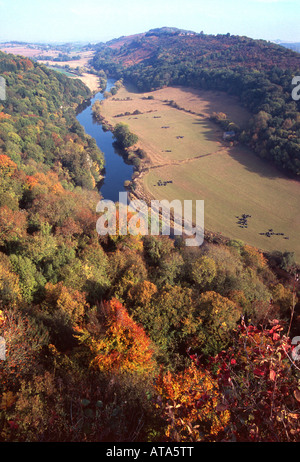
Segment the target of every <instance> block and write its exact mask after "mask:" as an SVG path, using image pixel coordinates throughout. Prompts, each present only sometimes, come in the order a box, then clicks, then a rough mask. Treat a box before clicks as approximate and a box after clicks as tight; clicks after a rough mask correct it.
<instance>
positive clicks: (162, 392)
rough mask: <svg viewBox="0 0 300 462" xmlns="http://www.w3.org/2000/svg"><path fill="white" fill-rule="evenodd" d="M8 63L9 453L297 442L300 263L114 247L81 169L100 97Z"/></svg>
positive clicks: (3, 163)
mask: <svg viewBox="0 0 300 462" xmlns="http://www.w3.org/2000/svg"><path fill="white" fill-rule="evenodd" d="M7 59H8V60H9V61H14V64H13V63H11V64H13V65H15V66H17V67H18V66H20V68H19V69H17V70H16V71H10V72H8V71H5V72H7V74H4V75H5V76H6V77H7V81H8V82H9V85H8V99H7V101H5V102H3V103H2V104H3V106H2V107H1V122H0V126H1V127H2V130H3V126H4V127H8V128H9V130H8V131H7V132H6V133H7V137H6V138H5V137H3V133H4V131H2V132H1V133H2V135H1V137H2V138H1V139H2V140H3V143H2V145H1V153H0V337H1V342H2V343H1V347H2V345H3V340H5V360H3V359H2V360H0V440H1V441H5V442H11V441H12V442H14V441H17V442H25V441H26V442H49V441H53V442H54V441H64V442H87V441H93V442H101V441H106V442H122V441H126V442H132V441H152V442H157V441H159V442H169V441H170V442H196V441H206V442H208V441H297V440H299V414H297V409H298V407H299V400H300V397H299V387H298V380H299V376H298V375H297V374H298V367H299V362H296V361H297V360H296V359H293V356H292V355H293V352H294V351H295V348H296V344H293V345H292V338H293V336H294V335H296V333H297V329H299V320H298V319H297V315H296V311H295V309H296V308H297V306H296V303H297V295H298V286H297V285H295V286H294V282H295V284H297V282H296V280H294V272H295V271H296V267H295V264H294V262H293V258H292V257H293V256H292V255H291V254H288V253H287V254H280V253H277V254H274V255H271V256H269V257H270V258H267V256H266V255H263V254H262V253H261V252H260V251H258V250H257V249H255V248H252V247H250V246H248V245H245V244H244V243H242V242H240V241H228V242H222V241H220V240H218V239H217V238H216V237H214V236H211V237H210V236H207V237H206V242H205V244H204V245H203V246H201V247H200V248H188V247H186V246H185V244H184V241H183V240H182V239H179V238H177V239H170V238H169V237H166V236H161V237H159V236H156V237H155V236H143V235H142V233H141V234H140V235H138V236H133V235H130V234H129V235H128V234H126V233H125V235H120V236H119V235H116V236H106V237H100V236H99V235H98V234H97V231H96V222H97V219H98V218H99V216H98V214H97V213H96V205H97V202H98V200H99V194H98V192H97V191H95V190H90V189H89V188H90V186H91V185H90V184H89V183H88V185H87V187H86V186H85V185H84V184H82V185H81V187H78V186H77V187H76V184H78V183H81V182H82V177H81V175H79V176H77V173H78V172H77V170H76V171H75V170H74V167H73V161H72V162H71V161H70V159H71V158H73V157H74V156H73V157H72V153H74V149H75V152H76V153H77V155H78V156H79V153H80V155H81V156H79V157H78V158H79V159H81V158H82V156H84V155H85V153H86V151H87V150H88V149H89V146H88V145H85V144H84V143H85V141H86V138H85V136H84V134H82V133H80V132H79V130H80V128H79V127H78V126H76V127H74V126H73V111H74V109H73V106H74V107H75V105H76V101H77V102H78V104H79V103H80V102H81V101H82V99H83V98H86V97H88V91H87V90H86V89H85V87H84V86H82V84H81V83H80V82H78V81H77V82H75V81H72V80H67V79H66V78H65V77H63V76H61V75H58V74H56V73H53V72H51V71H48V70H47V69H44V67H40V66H37V65H34V64H32V63H31V62H30V61H28V63H30V64H28V63H27V64H26V66H27V65H29V67H30V68H29V69H27V70H24V69H23V63H20V62H19V59H18V58H12V57H8V58H7ZM3 61H5V59H4V58H3V60H2V61H1V62H2V65H3V64H4V63H3ZM19 75H21V76H22V77H23V78H21V79H20V78H19V77H18V76H19ZM19 80H20V81H21V82H19ZM18 82H19V84H20V85H18V84H17V85H16V87H15V86H14V84H15V83H18ZM33 82H34V83H33ZM16 88H17V89H20V88H21V89H22V92H28V93H27V94H25V95H24V96H21V94H20V93H18V96H16V94H15V91H16ZM54 90H55V91H54ZM22 103H23V104H24V109H22V113H21V112H20V106H18V104H22ZM61 105H63V106H64V108H63V109H62V110H61V108H60V107H61ZM26 107H27V109H26ZM23 111H24V112H23ZM60 111H61V112H60ZM21 114H22V115H21ZM32 116H33V117H32ZM27 120H30V121H31V120H33V121H34V123H32V124H29V123H28V124H27ZM5 124H8V125H5ZM10 125H11V127H12V128H10V127H9V126H10ZM75 128H76V131H75ZM119 129H120V132H121V133H123V134H124V133H125V139H126V135H127V130H126V127H125V129H124V127H121V128H120V127H119ZM16 130H17V131H16ZM47 130H49V132H47ZM32 133H33V135H34V136H35V137H33V135H32ZM51 134H54V135H55V136H54V138H53V137H52V136H50V135H51ZM43 135H45V138H43ZM57 137H58V138H57ZM27 138H29V139H30V143H31V149H30V150H29V149H28V150H27V148H26V149H25V147H24V146H27V145H25V143H26V142H27ZM53 139H54V140H60V139H61V140H62V143H61V144H60V143H56V144H55V143H54V145H55V147H58V148H59V149H58V150H57V151H53V149H54V148H53V144H52V141H51V140H53ZM9 142H11V143H12V145H11V144H9ZM42 142H43V143H44V144H41V143H42ZM89 143H91V140H89ZM15 145H18V146H19V151H17V150H16V148H15ZM13 148H14V149H13ZM34 149H36V150H37V152H38V153H42V154H41V155H43V156H44V157H43V158H42V159H36V158H32V157H30V156H31V154H30V153H32V152H33V150H34ZM66 150H67V151H66ZM65 152H67V153H68V156H69V157H67V159H69V161H70V163H65V162H66V160H64V159H65V158H64V157H61V156H62V155H63V154H62V153H65ZM25 153H26V154H27V153H28V154H27V156H25ZM18 154H19V155H18ZM54 154H55V156H57V157H55V156H54ZM57 158H59V162H57ZM75 158H76V156H75ZM75 164H76V163H75ZM90 168H92V167H90ZM87 171H88V170H87ZM125 218H126V217H125ZM131 218H133V212H128V216H127V219H131ZM122 220H124V215H123V214H120V215H119V213H117V216H116V222H117V227H118V229H120V228H121V226H122V227H123V226H124V223H123V222H122ZM282 275H283V277H282ZM281 277H282V278H281ZM291 321H292V322H291ZM2 353H3V349H1V354H2ZM2 358H3V357H2Z"/></svg>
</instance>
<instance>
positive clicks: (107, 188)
mask: <svg viewBox="0 0 300 462" xmlns="http://www.w3.org/2000/svg"><path fill="white" fill-rule="evenodd" d="M113 86H114V80H111V79H108V81H107V88H106V90H107V91H110V89H111V88H112V87H113ZM103 99H104V96H103V93H102V92H99V93H97V94H96V95H95V96H94V98H92V99H91V104H90V105H89V106H88V107H87V108H86V109H84V110H83V111H82V112H80V113H79V114H78V115H77V120H78V122H79V123H80V124H81V125H82V126H83V128H84V130H85V132H86V133H87V134H88V135H90V136H92V137H93V138H94V139H95V140H96V143H97V146H98V148H99V149H100V150H101V151H102V152H103V154H104V159H105V172H104V175H105V178H104V180H103V181H102V182H101V185H100V189H99V190H100V193H101V196H102V197H103V198H104V199H107V200H111V201H114V202H118V200H119V192H125V188H124V181H125V180H131V177H132V174H133V166H132V165H128V164H126V163H125V162H124V160H123V157H122V156H121V155H120V154H118V152H117V151H116V150H115V149H114V146H113V142H114V138H113V135H112V133H111V132H110V131H104V130H103V128H102V126H101V125H100V124H99V123H97V122H95V121H94V120H93V114H92V106H93V104H94V102H95V101H97V100H99V101H102V100H103Z"/></svg>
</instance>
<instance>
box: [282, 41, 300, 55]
mask: <svg viewBox="0 0 300 462" xmlns="http://www.w3.org/2000/svg"><path fill="white" fill-rule="evenodd" d="M280 45H281V46H282V47H285V48H289V49H290V50H293V51H297V53H300V42H297V43H288V42H287V43H284V42H281V43H280Z"/></svg>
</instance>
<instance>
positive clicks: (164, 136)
mask: <svg viewBox="0 0 300 462" xmlns="http://www.w3.org/2000/svg"><path fill="white" fill-rule="evenodd" d="M149 96H150V97H151V99H148V97H149ZM170 101H173V102H174V101H175V102H176V104H177V106H176V107H174V105H173V106H172V105H170ZM220 111H222V112H224V113H226V114H227V115H228V117H229V118H230V119H231V120H232V121H233V122H236V123H239V124H240V125H245V124H247V122H248V120H249V118H250V115H249V113H247V111H246V110H245V109H243V108H241V107H240V106H239V104H238V102H237V101H236V100H234V99H233V98H231V97H229V96H227V95H225V94H222V93H221V92H219V93H217V94H215V93H212V92H204V91H195V90H191V89H183V88H164V89H161V90H158V91H155V92H151V93H145V94H139V93H136V92H135V91H134V89H133V88H130V89H128V88H127V89H126V88H124V87H123V88H121V89H120V90H119V92H118V94H117V96H116V97H114V98H109V99H107V100H106V101H105V102H104V104H103V106H102V115H103V116H104V118H105V119H106V120H107V122H109V123H110V124H111V125H115V124H116V123H117V122H123V123H125V124H127V125H128V126H129V128H130V130H131V131H132V132H133V133H135V134H136V135H138V137H139V143H138V145H139V147H141V148H142V149H144V150H145V151H146V153H147V156H148V163H147V164H145V167H147V169H146V170H145V171H144V172H143V173H142V174H141V175H140V177H139V179H138V180H137V190H138V191H143V193H144V194H145V195H146V196H147V197H148V199H151V198H157V199H168V200H170V201H171V200H173V199H179V200H185V199H190V200H193V201H195V200H197V199H204V201H205V227H206V229H207V230H210V231H213V232H218V233H221V234H222V235H224V236H226V237H229V238H233V239H240V240H243V241H244V242H247V243H249V244H251V245H253V246H256V247H258V248H260V249H262V250H266V251H272V250H280V251H290V252H294V253H295V256H296V258H297V260H299V258H300V245H299V241H298V235H299V229H300V218H299V217H300V215H299V212H300V204H299V201H298V200H297V198H298V197H299V192H300V185H299V183H298V182H297V181H293V180H290V179H288V178H286V177H285V176H284V175H282V174H281V173H279V172H278V171H277V170H276V169H275V168H273V167H272V166H270V164H267V163H265V162H263V161H262V160H261V159H259V158H258V157H257V156H255V155H254V154H253V153H252V152H251V151H250V150H248V149H246V148H245V147H243V146H241V145H232V144H230V143H228V142H224V141H223V139H222V134H223V132H222V131H221V129H220V127H219V126H218V125H216V124H214V123H213V122H211V121H210V120H209V115H210V114H212V112H220ZM125 113H126V114H127V115H124V114H125ZM122 114H123V115H122ZM116 116H117V117H116ZM159 180H162V182H164V181H170V180H171V181H172V183H168V184H167V185H166V186H158V182H159ZM194 204H195V202H194ZM242 214H249V215H250V216H251V218H249V220H248V222H247V227H244V226H241V225H240V224H239V223H238V220H239V217H240V216H241V215H242ZM270 230H271V231H270Z"/></svg>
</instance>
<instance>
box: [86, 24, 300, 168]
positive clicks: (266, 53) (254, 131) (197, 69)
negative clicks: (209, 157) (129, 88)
mask: <svg viewBox="0 0 300 462" xmlns="http://www.w3.org/2000/svg"><path fill="white" fill-rule="evenodd" d="M92 65H93V67H94V68H95V69H96V70H104V71H105V72H106V74H107V75H108V76H113V77H116V78H123V79H124V80H125V81H128V82H130V83H132V84H134V85H135V86H136V87H137V88H138V89H139V90H140V91H143V92H145V91H152V90H156V89H159V88H162V87H163V86H174V85H181V86H189V87H193V88H198V89H207V90H216V91H220V90H221V91H224V92H226V93H228V94H232V95H235V96H237V97H238V98H239V99H240V102H241V104H242V105H243V106H245V107H246V108H247V109H248V110H249V111H250V112H252V114H253V116H254V118H253V123H252V126H251V127H250V128H249V130H248V131H247V132H243V133H240V136H239V139H240V141H242V142H243V143H245V144H247V145H249V146H250V147H251V148H252V149H253V150H254V151H255V152H256V153H257V154H258V155H259V156H261V157H263V158H264V159H267V160H269V161H272V162H273V163H275V164H276V166H278V167H279V168H280V169H282V170H284V171H286V172H289V173H292V174H293V175H295V174H296V175H300V112H299V110H300V102H299V101H298V102H297V101H294V100H293V98H292V90H293V86H292V79H293V77H294V76H295V75H300V56H299V54H298V53H296V52H295V51H293V50H291V49H288V48H285V47H284V46H282V45H279V44H277V43H271V42H268V41H265V40H254V39H251V38H249V37H245V36H236V35H230V34H229V33H228V34H226V35H221V34H220V35H206V34H204V33H202V32H201V33H199V34H197V33H193V32H189V31H182V30H181V29H176V28H162V29H152V30H150V31H149V32H146V33H144V34H138V35H132V36H129V37H121V38H119V39H116V40H114V41H111V42H108V43H106V44H101V46H100V45H99V47H98V49H97V52H96V54H95V56H94V58H93V62H92Z"/></svg>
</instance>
